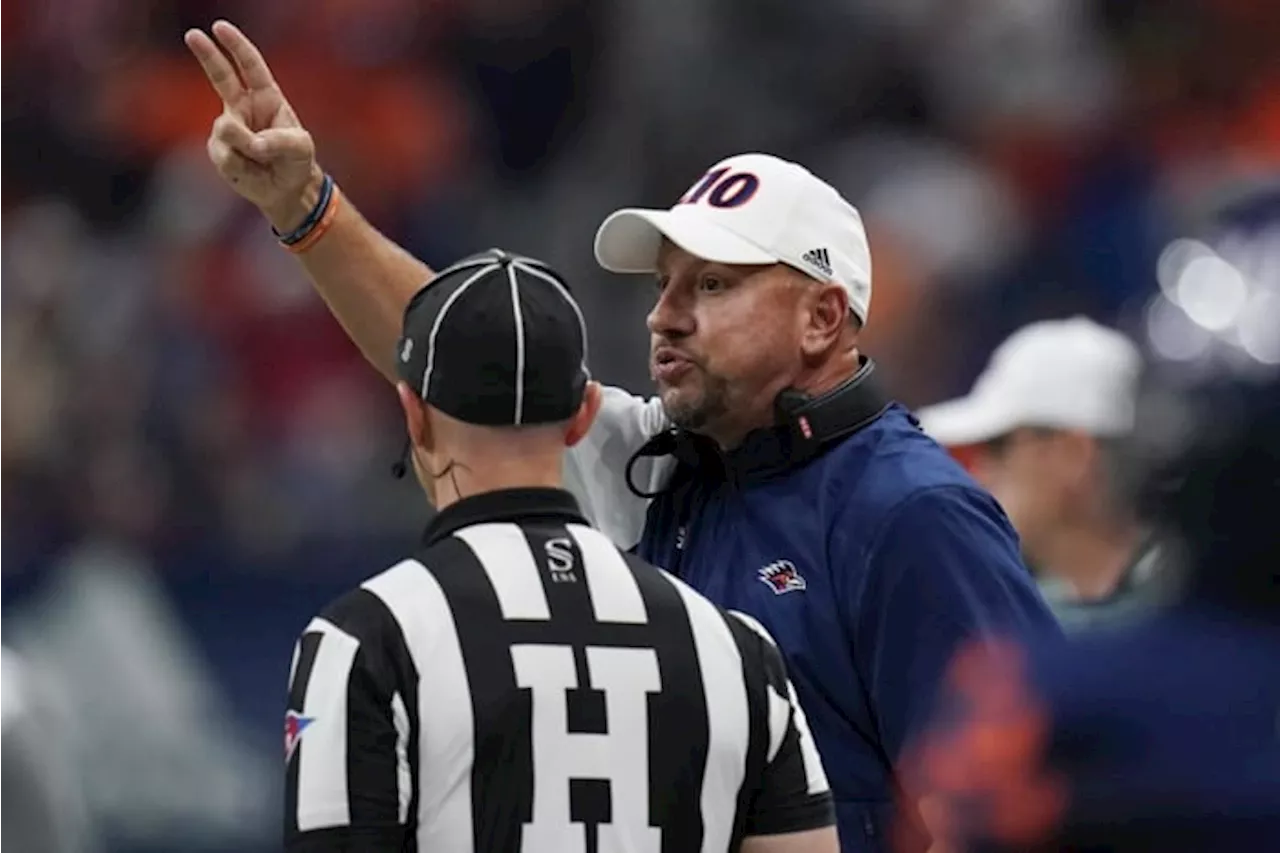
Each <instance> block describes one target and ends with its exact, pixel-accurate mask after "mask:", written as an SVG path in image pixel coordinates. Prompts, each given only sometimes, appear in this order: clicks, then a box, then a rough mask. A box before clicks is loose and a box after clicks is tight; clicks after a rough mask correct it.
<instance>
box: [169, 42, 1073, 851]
mask: <svg viewBox="0 0 1280 853" xmlns="http://www.w3.org/2000/svg"><path fill="white" fill-rule="evenodd" d="M212 36H213V38H210V37H209V36H208V35H206V34H204V33H202V32H200V31H198V30H193V31H190V32H189V33H188V34H187V37H186V41H187V45H188V47H189V48H190V49H191V50H192V52H193V53H194V54H195V56H196V58H197V59H198V60H199V61H200V63H201V65H202V66H203V67H204V70H205V72H206V73H207V75H208V77H209V79H210V82H211V84H212V85H213V87H214V89H215V90H216V91H217V92H218V94H219V95H220V96H221V97H222V100H223V103H224V109H223V112H222V114H221V115H220V116H219V117H218V118H217V119H216V120H215V121H214V124H213V129H212V132H211V134H210V138H209V155H210V158H211V160H212V161H213V163H214V165H215V166H216V167H217V169H218V171H219V172H220V173H221V175H222V176H223V177H224V178H225V179H226V180H227V181H228V182H229V183H230V184H231V186H232V187H233V188H234V189H235V191H236V192H238V193H239V194H240V195H241V196H243V197H244V198H246V199H248V200H249V201H251V202H252V203H254V204H255V205H257V206H258V208H259V209H260V210H262V212H263V214H264V215H265V216H266V218H267V219H268V220H269V221H270V223H271V225H272V226H273V229H274V231H275V234H276V236H277V238H278V239H279V240H280V242H281V244H282V245H283V247H284V248H286V249H288V250H290V251H292V252H293V253H294V254H295V256H296V257H297V258H298V259H299V260H300V262H301V263H302V265H303V266H304V267H305V268H306V270H307V272H308V273H309V275H310V276H311V278H312V280H313V282H314V283H315V286H316V288H317V290H318V291H319V292H320V294H321V296H322V297H323V298H324V299H325V300H326V302H327V303H328V305H329V307H330V308H331V309H332V310H333V312H334V314H335V315H336V316H337V318H338V320H339V321H340V322H341V323H342V325H343V327H344V328H345V329H346V331H347V332H348V334H350V336H351V337H352V338H353V339H354V341H355V342H356V344H357V345H358V346H359V347H360V348H361V350H362V351H363V352H364V354H365V356H366V357H367V358H368V359H369V360H370V361H371V362H372V363H373V364H374V365H375V366H377V367H378V369H379V370H380V371H382V372H383V374H384V375H385V376H387V378H388V379H390V380H391V381H392V382H394V381H395V379H396V369H395V364H394V350H395V344H396V340H397V337H398V335H399V331H400V319H401V317H402V315H403V313H404V309H405V306H406V304H408V302H409V300H410V298H411V297H412V296H413V294H414V293H415V292H416V291H418V289H419V288H420V287H421V286H422V285H423V283H424V282H426V281H428V280H430V279H431V277H432V276H433V273H432V271H431V270H430V269H429V268H428V267H427V266H426V265H424V264H423V263H422V262H420V261H418V260H417V259H415V258H413V257H412V256H411V255H409V254H408V253H407V252H405V251H404V250H403V249H401V248H400V247H398V246H397V245H395V244H394V243H393V242H392V241H390V240H388V239H387V238H386V237H384V236H383V235H382V234H380V233H379V232H378V231H377V230H376V229H375V228H373V227H372V226H371V225H370V224H369V223H368V222H367V221H366V220H364V219H363V218H362V217H361V216H360V214H359V212H358V211H357V210H356V209H355V207H354V206H353V205H351V204H350V203H349V202H348V201H347V200H346V199H345V198H344V197H343V196H342V194H341V191H340V190H339V189H338V188H337V187H336V185H335V183H334V181H333V179H332V178H331V177H329V176H328V175H326V174H325V173H324V171H323V170H322V169H321V167H320V166H319V164H318V162H317V160H316V154H315V146H314V142H313V140H312V139H311V136H310V134H308V133H307V131H306V130H305V128H304V127H303V126H302V124H301V123H300V121H299V120H298V118H297V116H296V114H295V113H294V112H293V110H292V108H291V107H290V106H289V104H288V101H287V100H286V99H285V97H284V95H283V93H282V92H281V91H280V88H279V87H278V86H277V85H276V83H275V82H274V80H273V78H272V76H271V73H270V70H269V69H268V67H267V66H266V64H265V62H264V60H263V58H262V56H261V54H260V53H259V51H258V50H257V48H256V47H255V46H254V45H253V44H252V42H250V41H249V40H248V39H247V38H246V37H245V36H244V35H243V33H241V32H240V31H239V30H237V29H236V28H235V27H234V26H232V25H231V24H228V23H226V22H224V21H220V22H218V23H216V24H214V26H213V28H212ZM215 39H216V42H215ZM596 250H597V256H598V258H599V259H600V261H601V262H602V264H603V265H604V266H606V267H607V268H609V269H612V270H615V271H619V272H628V273H648V274H650V275H651V276H652V277H653V280H654V281H655V282H656V285H657V290H656V294H655V302H654V307H653V310H652V311H651V312H650V314H649V317H648V326H649V330H650V333H651V341H652V351H651V369H652V373H653V377H654V379H655V380H656V382H657V385H658V388H659V392H660V393H659V398H658V399H655V400H652V401H645V400H641V399H639V398H635V397H632V396H631V395H629V394H627V393H625V392H623V391H620V390H610V391H607V392H606V394H605V401H604V405H603V407H602V410H601V412H600V415H599V417H598V419H597V421H596V424H595V426H593V427H592V430H591V433H590V434H589V435H588V437H587V440H586V441H584V442H581V443H580V444H579V445H578V448H577V449H575V453H574V459H573V460H571V462H570V471H569V472H568V474H569V475H570V476H569V480H570V482H576V483H577V489H576V491H577V494H578V496H579V499H580V500H581V501H582V502H583V504H584V506H585V507H586V508H587V509H588V511H589V513H590V515H591V517H592V520H593V521H594V522H595V523H596V524H597V525H598V526H599V527H600V528H602V529H603V530H605V531H606V532H607V533H609V534H610V535H611V537H612V538H613V539H614V540H615V541H616V542H617V543H618V544H619V545H621V546H622V547H632V546H634V547H635V548H636V552H637V553H638V554H639V555H640V556H642V557H644V558H645V559H647V560H650V561H651V562H654V563H656V564H658V565H660V566H663V567H664V568H667V569H669V570H670V571H672V572H673V573H675V574H677V575H678V576H680V577H682V578H683V579H684V580H686V581H687V582H688V583H689V584H691V585H692V586H693V587H695V588H696V589H698V590H699V591H701V592H703V593H704V594H705V595H707V596H708V597H709V598H711V599H712V600H713V601H715V602H716V603H717V604H720V605H721V606H724V607H727V608H731V609H736V610H741V611H744V612H746V613H748V614H750V615H752V616H754V617H755V618H756V619H758V620H759V621H761V622H762V623H763V624H764V625H765V626H766V627H767V628H768V630H769V631H770V633H772V634H773V636H774V637H776V639H777V641H778V643H779V646H780V647H781V649H782V651H783V653H784V656H785V657H786V660H787V663H788V665H789V667H790V669H791V672H792V676H793V681H794V684H795V687H796V691H797V694H798V698H799V700H800V704H801V706H802V707H803V708H804V710H805V713H806V714H807V715H808V717H809V720H810V722H811V725H812V729H813V733H814V738H815V740H816V742H817V745H818V748H819V751H820V753H821V755H822V758H823V763H824V765H825V766H826V768H827V769H828V772H829V777H830V782H831V788H832V792H833V795H834V798H835V801H836V812H837V819H838V824H839V832H840V838H841V843H842V846H843V848H844V849H845V850H849V851H853V850H858V851H871V850H882V849H886V848H887V846H888V840H889V839H888V837H887V835H888V828H889V825H890V823H891V822H892V821H893V818H894V814H893V811H894V805H893V804H894V801H895V798H896V795H897V793H898V788H899V786H898V781H897V777H896V775H895V765H896V762H897V761H898V758H899V752H900V750H901V748H902V746H903V744H904V742H905V741H906V740H907V739H908V737H909V735H910V733H911V732H912V731H913V729H914V728H915V727H916V726H917V725H920V724H923V723H924V721H925V720H926V719H927V717H928V715H929V712H930V706H931V705H932V703H933V702H934V697H935V692H936V687H937V685H938V683H939V681H940V679H941V677H942V673H943V671H944V670H945V668H946V665H947V663H948V662H949V660H950V658H951V657H952V654H953V653H954V652H955V650H956V649H957V647H958V646H960V645H961V644H962V643H964V642H965V641H968V640H971V639H973V638H975V637H980V636H983V635H985V634H988V633H996V632H999V633H1009V632H1013V633H1020V632H1030V631H1043V630H1048V631H1055V630H1057V629H1056V625H1055V624H1054V622H1053V618H1052V616H1051V615H1050V613H1049V611H1048V609H1047V607H1046V606H1045V604H1044V602H1043V601H1042V600H1041V598H1040V596H1039V593H1038V592H1037V591H1036V589H1035V587H1034V585H1033V583H1032V581H1031V578H1030V576H1029V574H1028V573H1027V571H1026V569H1025V567H1024V566H1023V564H1022V561H1021V558H1020V556H1019V553H1018V542H1017V537H1016V535H1015V534H1014V532H1013V531H1012V529H1011V527H1010V526H1009V523H1008V521H1007V519H1006V518H1005V516H1004V513H1003V512H1002V511H1001V509H1000V507H999V506H998V505H997V504H996V503H995V502H994V500H993V499H992V498H991V497H990V496H989V495H988V494H986V493H985V492H984V491H982V490H981V489H980V488H979V487H978V486H977V485H976V484H975V483H974V482H973V481H972V480H970V479H969V478H968V476H967V475H966V474H965V473H964V472H963V471H962V470H961V469H960V467H959V465H958V464H956V463H954V462H953V461H952V460H951V459H950V457H949V456H948V455H947V453H946V452H945V451H944V450H942V449H941V448H940V447H939V446H938V445H937V444H935V443H934V442H933V441H932V440H930V439H929V438H928V437H926V436H925V435H924V434H923V433H922V432H921V431H920V429H919V428H918V426H917V424H916V422H915V421H914V419H913V418H912V417H911V416H910V414H908V412H907V411H906V410H905V409H903V408H902V407H901V406H899V405H897V404H895V403H893V402H891V401H890V400H888V399H887V398H886V397H884V396H882V394H881V392H880V391H879V390H878V388H877V383H876V378H875V375H874V370H875V368H874V365H873V363H872V362H871V361H870V360H869V359H868V358H866V357H865V356H864V355H863V354H861V353H860V352H859V350H858V334H859V331H860V329H861V328H862V326H863V325H864V324H865V323H866V321H867V319H868V309H869V307H870V301H871V262H870V252H869V249H868V247H867V241H866V236H865V233H864V231H863V227H862V222H861V219H860V217H859V215H858V213H857V211H856V210H855V209H854V208H853V207H852V206H851V205H850V204H849V203H848V202H847V201H845V200H844V199H843V198H842V197H841V196H840V194H839V193H838V192H837V191H836V190H835V189H833V188H832V187H830V186H828V185H827V184H826V183H824V182H823V181H821V180H819V179H818V178H817V177H815V176H814V175H812V174H811V173H809V172H808V171H806V170H805V169H803V168H801V167H799V166H797V165H795V164H793V163H788V162H785V161H782V160H778V159H776V158H773V157H768V156H765V155H758V154H749V155H742V156H739V157H733V158H730V159H728V160H726V161H724V162H722V163H720V164H719V165H717V166H715V167H713V168H712V169H711V170H709V171H708V172H707V173H706V175H704V176H703V177H702V178H701V179H699V180H698V181H696V182H695V183H694V185H693V186H692V188H691V189H690V190H689V192H688V193H687V194H686V195H685V196H684V197H683V198H681V199H680V201H679V202H678V203H677V204H676V205H675V206H674V207H673V208H672V209H671V210H669V211H646V210H625V211H619V212H618V213H615V214H614V215H613V216H611V217H610V218H609V219H608V220H607V221H606V222H605V223H604V225H603V226H602V227H601V229H600V232H599V234H598V235H597V240H596ZM903 817H904V818H905V821H906V822H907V823H908V824H910V825H913V826H914V827H915V828H916V829H917V830H918V832H917V833H916V836H917V839H916V840H917V841H918V844H917V845H916V846H917V847H918V849H920V850H924V849H926V848H927V847H928V844H929V840H928V835H927V832H926V831H925V829H924V827H923V824H922V823H921V822H920V821H919V819H918V818H917V816H916V815H915V814H914V813H911V814H907V815H904V816H903Z"/></svg>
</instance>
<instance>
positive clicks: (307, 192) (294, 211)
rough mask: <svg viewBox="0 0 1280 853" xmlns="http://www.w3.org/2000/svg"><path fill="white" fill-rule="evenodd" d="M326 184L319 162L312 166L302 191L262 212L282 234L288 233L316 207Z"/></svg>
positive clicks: (265, 208)
mask: <svg viewBox="0 0 1280 853" xmlns="http://www.w3.org/2000/svg"><path fill="white" fill-rule="evenodd" d="M323 186H324V170H323V169H321V168H320V165H319V164H318V163H316V164H313V165H312V166H311V176H310V177H308V178H307V182H306V184H304V185H303V187H302V191H301V192H300V193H298V194H297V195H295V196H294V197H293V198H290V199H289V200H287V201H285V202H282V203H280V204H278V205H273V206H272V207H264V208H263V209H262V213H263V215H264V216H266V217H267V221H268V222H270V223H271V227H272V228H274V229H275V230H276V231H278V232H279V233H281V234H288V233H289V232H291V231H293V230H295V229H296V228H297V227H298V226H299V225H301V224H302V222H303V220H305V219H306V218H307V216H308V215H309V214H310V213H311V211H312V210H314V209H315V206H316V205H317V204H318V203H319V201H320V192H321V189H322V187H323Z"/></svg>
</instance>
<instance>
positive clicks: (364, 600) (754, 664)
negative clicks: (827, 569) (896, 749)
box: [285, 250, 837, 853]
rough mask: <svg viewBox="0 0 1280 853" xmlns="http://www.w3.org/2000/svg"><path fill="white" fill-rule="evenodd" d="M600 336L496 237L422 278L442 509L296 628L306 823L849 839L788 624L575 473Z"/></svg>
mask: <svg viewBox="0 0 1280 853" xmlns="http://www.w3.org/2000/svg"><path fill="white" fill-rule="evenodd" d="M586 346H587V344H586V328H585V326H584V325H583V322H582V316H581V313H580V311H579V309H578V306H577V304H576V303H575V302H574V300H573V298H572V297H571V296H570V295H569V292H568V290H567V289H566V287H565V285H564V284H563V282H562V281H561V280H560V278H559V277H558V276H557V275H556V274H555V273H554V272H552V271H551V270H550V269H549V268H547V267H546V266H544V265H542V264H541V263H539V262H537V261H533V260H530V259H528V258H522V257H513V256H510V255H507V254H505V253H503V252H500V251H496V250H495V251H491V252H487V253H484V254H481V255H477V256H474V257H472V258H469V259H467V260H464V261H462V262H460V263H458V264H456V265H455V266H453V267H451V268H450V269H448V270H445V271H444V272H442V273H441V274H440V275H439V276H438V277H437V278H435V279H434V280H433V281H432V283H431V284H430V285H429V286H427V287H424V288H423V289H422V290H421V291H419V292H418V294H417V295H416V296H415V297H414V299H413V300H412V302H411V303H410V304H409V307H408V308H407V310H406V312H405V318H404V329H403V336H402V337H401V339H400V343H399V349H398V353H397V356H398V364H399V369H400V376H401V381H400V382H399V383H398V385H397V390H398V392H399V397H400V403H401V405H402V407H403V408H404V412H405V419H406V421H407V424H408V432H409V449H408V456H409V460H408V461H409V463H411V464H412V466H413V468H414V470H415V471H416V473H417V475H418V479H419V481H420V482H421V483H422V485H423V487H424V488H425V489H426V492H427V494H428V496H429V497H430V499H431V501H432V502H433V503H434V504H435V506H436V507H437V508H438V509H439V513H438V515H437V516H436V517H435V518H434V520H433V521H432V522H431V524H430V525H429V526H428V528H427V530H426V533H425V536H424V538H423V543H422V546H421V550H419V551H418V553H417V554H416V555H415V556H414V557H412V558H410V559H407V560H405V561H403V562H401V563H400V564H398V565H396V566H395V567H393V568H391V569H390V570H388V571H386V572H384V573H382V574H380V575H378V576H377V577H375V578H373V579H372V580H370V581H368V582H366V583H365V584H364V585H363V586H361V587H360V588H359V589H357V590H355V591H353V592H351V593H349V594H348V595H346V596H344V597H343V598H341V599H339V600H338V601H337V602H336V603H334V604H333V605H332V606H330V607H329V608H328V609H327V610H325V611H324V613H323V614H321V615H320V616H319V617H317V618H316V619H314V620H312V622H311V624H310V625H309V626H308V627H307V629H306V630H305V632H304V633H303V635H302V637H301V639H300V641H299V643H298V645H297V649H296V651H295V654H294V661H293V666H292V671H291V676H290V688H289V707H288V711H287V713H286V718H285V752H286V760H287V774H288V779H287V786H286V791H287V793H286V814H285V835H286V840H287V846H288V849H290V850H293V851H332V850H361V851H380V850H385V851H392V850H394V851H402V850H420V851H446V853H468V851H485V853H488V851H512V853H514V851H528V853H576V851H598V853H622V851H634V853H677V851H679V853H684V851H725V850H738V849H742V850H751V851H778V852H779V853H782V852H783V851H788V853H789V852H790V851H796V853H800V851H806V853H807V852H808V851H814V852H815V853H816V851H835V850H836V849H837V841H836V833H835V829H834V826H833V821H834V818H833V811H832V805H831V797H830V793H829V791H828V788H827V781H826V777H825V775H824V774H823V770H822V766H821V764H820V762H819V759H818V755H817V752H816V750H815V749H814V747H813V745H812V742H811V740H810V737H809V734H808V729H807V726H806V723H805V720H804V717H803V715H802V714H801V712H800V710H799V709H798V707H797V706H796V704H795V703H794V700H793V693H792V690H791V687H790V684H789V683H788V681H787V678H786V674H785V672H784V669H783V664H782V659H781V656H780V655H779V653H778V651H777V650H776V649H775V648H774V646H773V642H772V640H771V639H770V638H769V637H768V635H767V634H766V633H765V632H764V630H763V629H762V628H760V627H759V626H758V625H757V624H756V623H754V622H752V621H750V620H749V619H748V618H744V617H739V616H737V615H730V614H727V613H725V612H724V611H721V610H718V609H717V608H716V607H714V606H713V605H711V604H710V603H709V602H707V601H706V600H705V599H703V598H701V597H700V596H699V595H698V594H697V593H695V592H693V591H692V590H690V589H689V588H688V587H687V586H685V585H684V584H682V583H681V582H679V581H677V580H675V579H674V578H672V577H670V576H669V575H666V574H664V573H662V572H661V571H659V570H658V569H655V568H653V567H652V566H649V565H647V564H646V563H644V562H643V561H641V560H640V559H638V558H636V557H633V556H629V555H627V554H624V553H623V552H621V551H619V550H618V549H617V548H616V547H615V546H614V545H613V544H612V543H611V542H610V541H609V540H608V539H607V538H606V537H605V536H604V535H603V534H601V533H598V532H597V531H595V530H593V529H591V528H590V527H589V526H587V523H586V522H585V521H584V520H583V517H582V515H581V514H580V512H579V509H578V507H577V505H576V504H575V501H574V499H573V498H572V497H571V496H570V495H569V494H568V493H567V492H565V491H562V490H561V489H560V488H559V485H560V471H561V466H562V464H563V455H564V451H565V448H566V447H568V446H570V445H573V444H574V443H576V442H577V441H578V440H580V439H581V438H582V437H583V436H584V435H585V434H586V432H587V430H588V429H589V428H590V426H591V422H592V420H593V418H594V417H595V414H596V412H597V410H598V408H599V406H600V388H599V386H598V385H597V384H596V383H594V382H591V381H590V380H589V378H588V375H587V370H586V367H585V363H586ZM406 467H407V466H406Z"/></svg>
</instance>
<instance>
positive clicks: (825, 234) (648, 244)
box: [595, 154, 871, 323]
mask: <svg viewBox="0 0 1280 853" xmlns="http://www.w3.org/2000/svg"><path fill="white" fill-rule="evenodd" d="M663 237H666V238H667V239H668V240H670V241H671V242H672V243H675V244H676V245H677V246H679V247H680V248H682V249H684V250H685V251H686V252H689V253H691V254H693V255H696V256H697V257H699V258H702V259H703V260H707V261H715V262H716V263H722V264H775V263H784V264H787V265H788V266H791V267H795V268H796V269H798V270H800V271H801V272H803V273H804V274H805V275H808V276H812V277H813V278H815V279H818V280H819V281H832V282H835V283H836V284H839V285H841V286H842V287H844V289H845V290H846V291H848V293H849V306H850V308H851V309H852V311H853V313H854V314H855V315H856V316H857V317H858V319H859V320H861V321H862V322H863V323H865V322H866V321H867V314H868V312H869V310H870V308H871V249H870V248H869V247H868V245H867V232H866V230H865V229H864V228H863V226H862V217H861V216H860V215H859V214H858V211H857V210H856V209H855V208H854V206H853V205H851V204H850V203H849V202H848V201H846V200H845V199H844V197H843V196H841V195H840V193H838V192H837V191H836V190H835V188H834V187H832V186H831V185H830V184H828V183H826V182H825V181H823V180H822V179H820V178H818V177H817V176H816V175H814V174H813V173H812V172H810V171H809V170H808V169H806V168H804V167H803V166H799V165H797V164H795V163H791V162H788V161H787V160H781V159H779V158H777V157H773V156H771V155H769V154H739V155H737V156H736V157H730V158H728V159H727V160H721V161H720V162H719V163H717V164H716V165H714V166H712V167H711V168H710V169H708V170H707V172H706V174H704V175H703V176H702V177H701V178H699V179H698V180H697V181H696V182H695V183H694V185H693V186H692V187H691V188H690V189H689V191H688V192H687V193H685V194H684V196H683V197H682V198H681V199H680V200H679V201H678V202H676V204H675V205H674V206H673V207H672V208H671V209H670V210H648V209H642V208H624V209H622V210H619V211H615V212H614V213H612V214H611V215H610V216H609V217H608V218H607V219H605V221H604V223H603V224H601V226H600V230H599V231H597V232H596V245H595V248H596V260H597V261H599V262H600V266H602V267H604V268H605V269H607V270H610V271H611V272H619V273H651V272H655V271H656V268H657V262H658V250H659V248H660V247H661V245H662V238H663Z"/></svg>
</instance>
